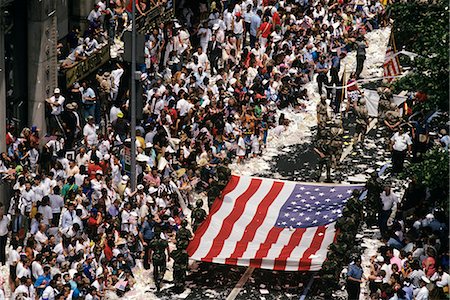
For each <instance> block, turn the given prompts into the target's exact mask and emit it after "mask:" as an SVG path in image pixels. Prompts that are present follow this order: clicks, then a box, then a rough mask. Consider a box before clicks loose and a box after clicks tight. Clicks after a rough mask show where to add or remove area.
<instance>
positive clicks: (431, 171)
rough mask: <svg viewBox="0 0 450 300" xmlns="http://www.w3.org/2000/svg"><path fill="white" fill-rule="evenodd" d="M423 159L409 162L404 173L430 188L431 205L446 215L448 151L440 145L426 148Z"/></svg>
mask: <svg viewBox="0 0 450 300" xmlns="http://www.w3.org/2000/svg"><path fill="white" fill-rule="evenodd" d="M423 158H424V159H423V161H422V162H420V163H415V164H410V165H408V167H407V168H406V172H405V174H406V175H408V176H409V177H413V176H414V177H416V178H417V180H418V182H419V183H421V184H423V185H424V186H425V187H427V188H428V189H429V190H430V194H431V197H430V200H431V201H432V202H433V203H431V204H432V205H434V206H436V207H439V208H441V209H443V210H444V211H445V212H446V213H447V215H448V196H449V182H448V174H449V163H450V161H449V153H448V152H447V151H446V150H444V149H443V148H441V147H434V148H431V149H430V150H428V151H427V152H426V153H425V155H424V157H423Z"/></svg>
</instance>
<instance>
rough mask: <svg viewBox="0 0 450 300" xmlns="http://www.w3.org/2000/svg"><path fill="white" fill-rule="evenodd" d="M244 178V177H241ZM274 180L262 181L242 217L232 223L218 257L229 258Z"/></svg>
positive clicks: (214, 260)
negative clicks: (229, 232)
mask: <svg viewBox="0 0 450 300" xmlns="http://www.w3.org/2000/svg"><path fill="white" fill-rule="evenodd" d="M241 178H242V177H241ZM273 183H274V181H270V180H269V181H262V183H261V185H260V187H259V188H258V190H257V191H256V193H255V194H253V196H252V197H250V199H249V200H248V202H247V204H246V206H245V209H244V211H243V213H242V214H241V216H240V218H239V219H238V220H237V221H236V222H235V223H234V224H233V225H232V226H233V227H232V230H231V234H230V236H229V237H228V239H226V240H225V241H224V245H223V247H222V251H221V252H220V253H219V255H217V258H222V257H224V258H228V257H230V256H231V254H232V253H233V251H234V249H235V247H236V243H237V242H236V241H240V240H241V239H242V236H243V235H244V230H245V227H246V226H247V225H248V224H249V223H250V221H251V220H252V219H253V216H255V215H256V213H257V212H256V209H257V208H258V205H259V204H260V203H261V202H262V201H263V200H264V197H265V196H266V195H267V194H268V193H269V191H270V189H271V188H272V186H273ZM213 262H216V259H215V258H214V259H213Z"/></svg>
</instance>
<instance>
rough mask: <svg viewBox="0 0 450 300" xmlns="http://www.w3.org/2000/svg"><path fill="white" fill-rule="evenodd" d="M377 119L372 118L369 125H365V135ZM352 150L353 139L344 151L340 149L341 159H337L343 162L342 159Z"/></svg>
mask: <svg viewBox="0 0 450 300" xmlns="http://www.w3.org/2000/svg"><path fill="white" fill-rule="evenodd" d="M377 121H378V119H377V118H374V119H373V120H372V121H371V122H370V123H369V126H368V127H367V131H366V135H367V134H368V133H369V131H371V130H372V129H373V128H374V127H375V125H376V124H377ZM352 151H353V139H352V141H351V142H350V144H349V145H348V147H347V148H345V149H344V151H342V155H341V159H340V160H339V161H340V162H343V161H344V159H345V158H346V157H347V156H348V155H349V154H350V153H352Z"/></svg>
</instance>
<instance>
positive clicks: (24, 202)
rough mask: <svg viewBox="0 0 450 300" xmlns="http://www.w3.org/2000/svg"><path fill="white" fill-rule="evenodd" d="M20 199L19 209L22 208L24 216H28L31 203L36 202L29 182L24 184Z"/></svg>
mask: <svg viewBox="0 0 450 300" xmlns="http://www.w3.org/2000/svg"><path fill="white" fill-rule="evenodd" d="M20 199H21V204H20V206H21V208H22V207H23V209H24V213H25V215H29V214H30V212H31V208H32V206H33V203H35V202H36V195H35V194H34V191H33V190H32V189H31V183H30V182H26V183H25V189H24V190H23V191H22V197H21V198H20Z"/></svg>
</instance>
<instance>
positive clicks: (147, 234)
mask: <svg viewBox="0 0 450 300" xmlns="http://www.w3.org/2000/svg"><path fill="white" fill-rule="evenodd" d="M141 232H142V236H143V237H144V240H151V239H152V238H153V237H154V236H155V233H154V232H153V222H150V223H149V222H148V221H145V222H144V223H143V224H142V228H141Z"/></svg>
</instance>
